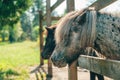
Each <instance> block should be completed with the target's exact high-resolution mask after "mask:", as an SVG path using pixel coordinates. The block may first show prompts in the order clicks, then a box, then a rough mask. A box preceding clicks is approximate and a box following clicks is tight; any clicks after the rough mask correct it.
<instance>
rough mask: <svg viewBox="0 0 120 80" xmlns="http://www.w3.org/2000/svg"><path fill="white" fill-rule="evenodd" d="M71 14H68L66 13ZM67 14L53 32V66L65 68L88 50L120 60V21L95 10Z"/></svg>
mask: <svg viewBox="0 0 120 80" xmlns="http://www.w3.org/2000/svg"><path fill="white" fill-rule="evenodd" d="M69 14H70V13H69ZM69 14H67V15H66V16H65V17H64V20H62V21H61V22H60V23H59V24H58V26H57V28H56V31H55V40H56V47H55V49H54V51H53V53H52V55H51V60H52V62H53V64H54V65H55V66H58V67H64V66H66V64H67V63H72V62H73V61H74V60H76V59H77V58H78V57H79V55H81V54H85V50H86V48H87V47H92V48H94V49H95V50H96V51H97V52H99V53H100V54H102V55H104V56H105V57H106V58H109V59H115V60H120V24H119V23H120V18H119V17H115V16H112V15H110V14H105V13H100V12H96V11H94V10H80V11H79V12H76V13H75V14H73V15H72V16H69Z"/></svg>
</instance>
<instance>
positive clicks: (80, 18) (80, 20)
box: [76, 13, 86, 25]
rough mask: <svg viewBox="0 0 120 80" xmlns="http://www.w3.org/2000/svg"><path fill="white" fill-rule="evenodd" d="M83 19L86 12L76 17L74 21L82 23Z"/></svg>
mask: <svg viewBox="0 0 120 80" xmlns="http://www.w3.org/2000/svg"><path fill="white" fill-rule="evenodd" d="M85 21H86V13H84V14H82V15H80V16H78V17H77V18H76V22H78V23H79V24H80V25H82V24H84V22H85Z"/></svg>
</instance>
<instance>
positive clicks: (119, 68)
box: [78, 55, 120, 80]
mask: <svg viewBox="0 0 120 80" xmlns="http://www.w3.org/2000/svg"><path fill="white" fill-rule="evenodd" d="M78 65H79V67H82V68H85V69H88V70H90V71H93V72H95V73H98V74H102V75H105V76H107V77H110V78H113V79H114V80H120V61H117V60H108V59H102V58H98V57H91V56H85V55H81V56H80V57H79V59H78Z"/></svg>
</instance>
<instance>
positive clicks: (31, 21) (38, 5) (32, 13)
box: [20, 0, 45, 39]
mask: <svg viewBox="0 0 120 80" xmlns="http://www.w3.org/2000/svg"><path fill="white" fill-rule="evenodd" d="M43 1H44V0H34V2H33V5H32V6H31V7H30V8H29V9H28V10H27V11H26V12H25V13H23V14H22V16H21V18H20V21H21V25H22V29H23V31H24V33H25V34H26V35H27V38H29V39H32V37H35V36H34V35H33V34H36V33H34V32H35V31H34V30H33V29H34V28H35V27H37V26H39V12H38V11H39V10H42V11H43V12H44V11H45V6H44V3H43Z"/></svg>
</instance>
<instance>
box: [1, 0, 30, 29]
mask: <svg viewBox="0 0 120 80" xmlns="http://www.w3.org/2000/svg"><path fill="white" fill-rule="evenodd" d="M31 3H32V0H1V1H0V28H1V27H3V26H5V25H11V26H13V24H15V23H17V21H18V20H19V17H20V15H21V14H22V13H23V12H24V11H25V10H26V9H27V8H28V7H29V6H30V5H31Z"/></svg>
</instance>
